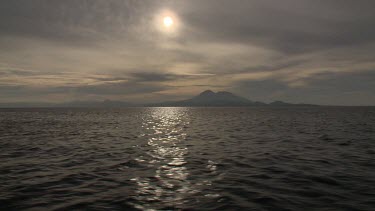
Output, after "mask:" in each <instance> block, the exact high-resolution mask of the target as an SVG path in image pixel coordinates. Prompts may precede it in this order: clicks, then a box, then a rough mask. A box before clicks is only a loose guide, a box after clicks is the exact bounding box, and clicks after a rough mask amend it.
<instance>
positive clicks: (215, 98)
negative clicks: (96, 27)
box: [0, 90, 316, 108]
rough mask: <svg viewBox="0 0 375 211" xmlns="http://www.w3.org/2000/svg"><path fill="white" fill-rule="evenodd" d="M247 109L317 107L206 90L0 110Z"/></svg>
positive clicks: (18, 105)
mask: <svg viewBox="0 0 375 211" xmlns="http://www.w3.org/2000/svg"><path fill="white" fill-rule="evenodd" d="M135 106H143V107H247V106H273V107H289V106H316V105H311V104H293V103H286V102H283V101H274V102H272V103H269V104H267V103H263V102H258V101H251V100H249V99H246V98H244V97H240V96H237V95H235V94H233V93H230V92H225V91H222V92H216V93H215V92H213V91H211V90H206V91H204V92H202V93H200V94H199V95H197V96H195V97H193V98H191V99H187V100H181V101H169V102H162V103H151V104H134V103H129V102H123V101H111V100H104V101H73V102H66V103H0V108H30V107H42V108H43V107H62V108H68V107H71V108H107V107H109V108H116V107H135Z"/></svg>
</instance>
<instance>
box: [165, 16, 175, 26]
mask: <svg viewBox="0 0 375 211" xmlns="http://www.w3.org/2000/svg"><path fill="white" fill-rule="evenodd" d="M173 23H174V22H173V19H172V18H171V17H170V16H165V17H164V18H163V24H164V26H165V27H167V28H169V27H171V26H172V25H173Z"/></svg>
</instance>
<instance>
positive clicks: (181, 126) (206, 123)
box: [0, 107, 375, 210]
mask: <svg viewBox="0 0 375 211" xmlns="http://www.w3.org/2000/svg"><path fill="white" fill-rule="evenodd" d="M26 209H27V210H302V209H304V210H374V209H375V108H371V107H362V108H361V107H311V108H124V109H1V110H0V210H26Z"/></svg>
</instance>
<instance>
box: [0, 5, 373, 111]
mask: <svg viewBox="0 0 375 211" xmlns="http://www.w3.org/2000/svg"><path fill="white" fill-rule="evenodd" d="M374 11H375V1H373V0H282V1H280V0H246V1H245V0H230V1H229V0H64V1H61V0H32V1H31V0H2V1H1V3H0V102H66V101H77V100H106V99H108V100H121V101H129V102H137V103H148V102H161V101H166V100H168V101H169V100H180V99H186V98H189V97H191V96H194V95H196V94H198V93H200V92H202V91H204V90H207V89H211V90H213V91H224V90H225V91H230V92H233V93H235V94H238V95H240V96H243V97H246V98H248V99H251V100H254V101H263V102H271V101H274V100H283V101H287V102H292V103H313V104H322V105H375V27H374V26H375V12H374ZM165 17H169V18H170V19H172V21H173V24H172V25H169V26H166V25H165V24H164V22H163V21H164V18H165Z"/></svg>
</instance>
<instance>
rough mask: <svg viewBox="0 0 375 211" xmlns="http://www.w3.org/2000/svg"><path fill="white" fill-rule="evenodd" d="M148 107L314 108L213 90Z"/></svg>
mask: <svg viewBox="0 0 375 211" xmlns="http://www.w3.org/2000/svg"><path fill="white" fill-rule="evenodd" d="M148 106H159V107H173V106H175V107H200V106H203V107H211V106H212V107H216V106H217V107H219V106H223V107H224V106H226V107H243V106H278V107H279V106H314V105H310V104H292V103H285V102H282V101H275V102H273V103H270V104H267V103H263V102H258V101H251V100H248V99H246V98H243V97H239V96H237V95H235V94H233V93H230V92H224V91H223V92H217V93H215V92H213V91H211V90H206V91H204V92H202V93H200V94H199V95H197V96H195V97H193V98H191V99H187V100H181V101H170V102H163V103H154V104H149V105H148Z"/></svg>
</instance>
